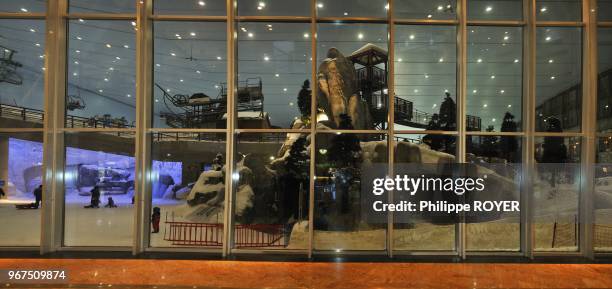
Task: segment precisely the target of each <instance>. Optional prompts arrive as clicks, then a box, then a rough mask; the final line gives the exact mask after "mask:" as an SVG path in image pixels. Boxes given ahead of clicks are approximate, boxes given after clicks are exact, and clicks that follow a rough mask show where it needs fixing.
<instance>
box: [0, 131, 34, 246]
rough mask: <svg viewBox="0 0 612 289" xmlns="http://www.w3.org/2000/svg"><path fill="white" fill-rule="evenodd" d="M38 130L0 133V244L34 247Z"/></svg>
mask: <svg viewBox="0 0 612 289" xmlns="http://www.w3.org/2000/svg"><path fill="white" fill-rule="evenodd" d="M42 142H43V135H42V133H2V134H0V218H2V222H0V231H1V232H2V237H0V246H38V245H39V244H40V231H41V227H40V209H41V206H42V205H43V202H42V201H43V197H44V196H43V188H42V187H41V186H42V161H43V144H42Z"/></svg>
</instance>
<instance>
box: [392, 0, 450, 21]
mask: <svg viewBox="0 0 612 289" xmlns="http://www.w3.org/2000/svg"><path fill="white" fill-rule="evenodd" d="M394 4H395V7H394V9H393V10H394V12H393V13H395V17H396V18H399V19H435V20H449V19H455V18H457V1H456V0H445V1H440V2H437V3H436V2H429V1H421V0H399V1H395V2H394Z"/></svg>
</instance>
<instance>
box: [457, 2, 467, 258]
mask: <svg viewBox="0 0 612 289" xmlns="http://www.w3.org/2000/svg"><path fill="white" fill-rule="evenodd" d="M467 1H468V0H459V1H457V6H458V7H457V17H458V19H459V26H458V28H457V133H458V135H459V136H458V137H457V139H456V141H455V143H456V144H457V151H456V154H457V156H456V160H457V162H458V163H465V155H466V153H467V148H466V144H467V140H466V137H467V136H466V131H467V127H466V125H467V124H466V119H465V116H466V110H467V106H466V101H467ZM465 227H466V224H465V220H464V219H463V218H462V219H461V220H460V222H459V223H457V224H456V226H455V249H456V250H457V253H458V254H459V256H460V257H461V258H462V259H465V247H466V230H465Z"/></svg>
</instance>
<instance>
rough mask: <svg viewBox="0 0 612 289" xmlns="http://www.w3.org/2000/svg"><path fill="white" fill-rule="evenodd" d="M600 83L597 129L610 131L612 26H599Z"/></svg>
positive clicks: (611, 106) (611, 107) (611, 113)
mask: <svg viewBox="0 0 612 289" xmlns="http://www.w3.org/2000/svg"><path fill="white" fill-rule="evenodd" d="M597 38H598V42H599V53H598V54H597V56H598V57H599V62H598V69H599V72H598V85H597V129H598V131H600V132H610V130H611V129H612V55H611V54H610V53H609V52H610V51H611V50H612V28H599V30H598V32H597Z"/></svg>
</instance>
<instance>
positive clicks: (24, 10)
mask: <svg viewBox="0 0 612 289" xmlns="http://www.w3.org/2000/svg"><path fill="white" fill-rule="evenodd" d="M19 10H21V12H28V9H26V8H23V7H21V9H19Z"/></svg>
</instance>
